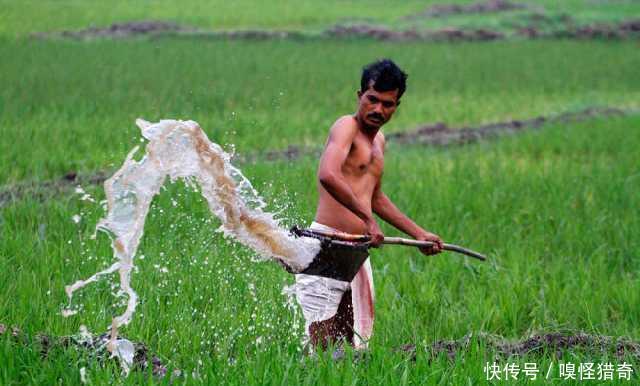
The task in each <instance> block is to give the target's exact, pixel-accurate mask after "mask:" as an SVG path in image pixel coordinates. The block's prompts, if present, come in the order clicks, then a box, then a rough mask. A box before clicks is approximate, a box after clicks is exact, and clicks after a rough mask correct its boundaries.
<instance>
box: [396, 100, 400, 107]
mask: <svg viewBox="0 0 640 386" xmlns="http://www.w3.org/2000/svg"><path fill="white" fill-rule="evenodd" d="M398 106H400V99H398V100H397V101H396V107H398Z"/></svg>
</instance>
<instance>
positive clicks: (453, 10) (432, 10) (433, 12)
mask: <svg viewBox="0 0 640 386" xmlns="http://www.w3.org/2000/svg"><path fill="white" fill-rule="evenodd" d="M528 7H529V5H528V4H525V3H515V2H511V1H507V0H488V1H480V2H477V3H471V4H434V5H432V6H430V7H429V8H427V9H426V10H425V11H424V12H420V13H418V14H416V15H410V16H407V17H406V19H415V18H421V17H443V16H451V15H460V14H478V13H496V12H506V11H514V10H520V9H526V8H528Z"/></svg>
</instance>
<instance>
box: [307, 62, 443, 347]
mask: <svg viewBox="0 0 640 386" xmlns="http://www.w3.org/2000/svg"><path fill="white" fill-rule="evenodd" d="M406 78H407V75H406V74H405V73H404V72H402V70H400V68H398V66H396V64H395V63H393V62H392V61H391V60H388V59H384V60H381V61H378V62H374V63H371V64H369V65H368V66H366V67H365V68H364V69H363V72H362V79H361V82H360V87H361V88H360V90H359V91H358V92H357V95H358V110H357V111H356V113H355V114H353V115H345V116H343V117H340V118H339V119H338V120H337V121H336V122H335V123H334V124H333V126H332V127H331V131H330V133H329V139H328V140H327V143H326V146H325V149H324V152H323V154H322V158H321V159H320V168H319V171H318V191H319V195H320V197H319V202H318V209H317V211H316V217H315V221H314V223H313V224H312V225H311V229H318V230H339V231H342V232H347V233H354V234H368V235H370V236H371V238H372V244H373V245H374V246H379V245H380V244H381V242H382V241H383V238H384V235H383V234H382V231H381V230H380V227H379V226H378V223H377V222H376V219H375V218H374V216H373V213H375V214H377V215H378V216H379V217H380V218H381V219H383V220H384V221H386V222H387V223H389V224H391V225H393V226H394V227H395V228H397V229H399V230H400V231H402V232H404V233H406V234H407V235H409V236H411V237H413V238H414V239H416V240H425V241H433V242H435V246H434V247H433V248H428V249H423V250H422V252H423V253H424V254H427V255H432V254H436V253H439V252H440V251H441V250H442V240H441V239H440V237H438V236H437V235H435V234H433V233H430V232H428V231H426V230H424V229H423V228H421V227H420V226H418V225H417V224H416V223H414V222H413V221H412V220H411V219H410V218H409V217H407V216H406V215H405V214H404V213H402V212H401V211H400V210H399V209H398V208H397V207H396V206H395V205H394V204H393V202H391V200H390V199H389V197H387V196H386V195H385V194H384V192H383V190H382V188H381V178H382V172H383V167H384V150H385V139H384V135H383V134H382V132H381V131H380V128H381V127H382V125H384V124H385V123H387V122H388V121H389V120H390V119H391V117H392V116H393V113H394V112H395V111H396V109H397V107H398V105H399V104H400V97H401V96H402V94H403V93H404V91H405V88H406ZM296 288H297V293H296V295H297V299H298V302H299V303H300V305H301V306H302V310H303V313H304V316H305V319H306V322H307V323H306V326H305V327H306V332H307V334H308V337H309V339H310V342H311V343H312V345H313V346H314V347H323V348H326V347H327V345H328V344H330V343H339V342H341V341H346V342H348V343H349V344H352V345H353V346H355V347H356V348H366V347H367V341H368V340H369V338H370V337H371V333H372V329H373V303H374V296H373V280H372V277H371V264H370V262H369V259H367V261H366V262H365V264H364V265H363V266H362V268H360V271H359V272H358V274H357V275H356V277H355V278H354V279H353V281H352V282H351V283H349V282H343V281H338V280H333V279H329V278H324V277H319V276H310V275H296Z"/></svg>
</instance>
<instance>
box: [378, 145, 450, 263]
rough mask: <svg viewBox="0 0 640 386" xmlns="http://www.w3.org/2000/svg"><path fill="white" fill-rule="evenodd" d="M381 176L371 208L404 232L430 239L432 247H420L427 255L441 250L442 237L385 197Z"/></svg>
mask: <svg viewBox="0 0 640 386" xmlns="http://www.w3.org/2000/svg"><path fill="white" fill-rule="evenodd" d="M381 138H382V141H381V145H382V149H381V150H382V153H383V154H384V148H385V140H384V136H381ZM381 184H382V177H380V180H378V182H377V184H376V187H375V189H374V191H373V197H372V200H371V209H372V210H373V212H374V213H375V214H377V215H378V216H379V217H380V218H381V219H383V220H384V221H385V222H387V223H389V224H391V225H393V226H394V227H395V228H397V229H399V230H400V231H402V232H404V233H406V234H407V235H409V236H411V237H413V238H414V239H416V240H420V241H432V242H434V243H435V245H434V247H433V248H426V249H423V248H421V249H420V250H421V251H422V253H424V254H427V255H434V254H436V253H440V252H441V251H442V244H443V242H442V239H440V237H439V236H438V235H436V234H434V233H431V232H428V231H426V230H424V229H423V228H422V227H420V226H419V225H418V224H416V223H415V222H413V220H411V219H410V218H409V217H407V215H405V214H404V213H402V211H401V210H400V209H398V207H397V206H396V205H395V204H394V203H393V202H392V201H391V200H390V199H389V197H387V195H386V194H385V193H384V192H383V191H382V187H381Z"/></svg>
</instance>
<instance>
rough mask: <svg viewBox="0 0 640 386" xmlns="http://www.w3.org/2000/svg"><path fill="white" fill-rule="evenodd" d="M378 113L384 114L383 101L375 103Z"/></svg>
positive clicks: (375, 109)
mask: <svg viewBox="0 0 640 386" xmlns="http://www.w3.org/2000/svg"><path fill="white" fill-rule="evenodd" d="M373 111H375V112H376V113H378V114H382V103H376V104H375V105H374V110H373Z"/></svg>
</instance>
